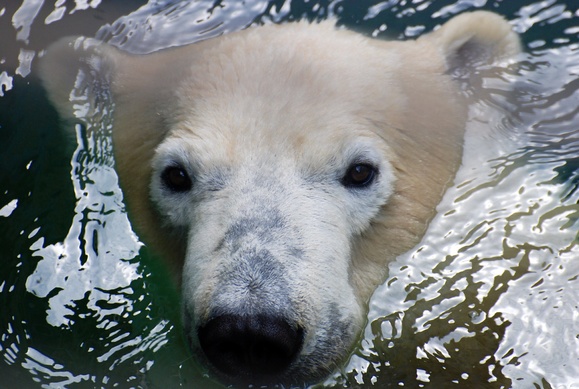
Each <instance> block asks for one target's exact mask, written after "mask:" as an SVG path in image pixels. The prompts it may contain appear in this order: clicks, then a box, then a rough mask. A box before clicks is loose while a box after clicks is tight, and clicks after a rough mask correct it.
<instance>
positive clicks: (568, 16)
mask: <svg viewBox="0 0 579 389" xmlns="http://www.w3.org/2000/svg"><path fill="white" fill-rule="evenodd" d="M577 7H578V5H577V4H575V2H573V1H571V0H570V1H567V2H565V1H554V0H547V1H537V2H533V1H508V2H507V1H484V0H463V1H440V0H439V1H420V0H414V1H404V0H400V1H396V0H389V1H365V2H360V1H354V0H348V1H346V0H344V1H313V0H310V1H289V0H288V1H270V2H267V1H245V2H240V1H234V0H230V1H191V2H176V1H154V2H153V1H151V2H150V3H146V2H144V1H136V0H134V1H98V0H97V1H80V0H76V1H74V2H72V1H68V2H64V1H57V2H45V1H42V0H25V1H23V2H10V5H1V4H0V36H1V37H2V38H1V41H0V247H2V250H1V252H2V253H1V254H0V377H1V378H0V388H14V387H22V388H29V387H30V388H36V387H45V388H59V387H67V388H77V387H78V388H101V387H103V388H110V387H120V388H130V387H135V388H178V387H199V388H208V387H219V385H218V384H216V383H213V382H212V381H211V380H210V379H208V378H207V377H205V376H204V373H203V371H202V370H201V369H200V368H199V367H198V366H197V365H196V364H195V362H194V361H193V359H192V358H191V356H190V354H189V353H188V350H187V348H186V346H185V342H184V340H183V338H182V335H181V328H180V321H179V295H178V291H177V290H176V288H175V286H174V283H173V282H172V280H171V276H170V275H169V273H168V271H167V269H165V268H164V267H163V266H162V265H161V261H160V260H159V259H158V258H155V257H154V256H153V255H152V254H151V253H150V252H149V251H148V250H147V248H146V247H145V246H144V245H143V244H142V243H141V242H140V241H139V238H138V237H137V236H136V235H135V234H134V233H133V231H132V229H131V225H130V222H129V220H128V218H127V215H126V212H125V208H124V204H123V198H122V192H121V190H120V189H119V187H118V183H117V176H116V173H115V171H114V168H113V167H114V160H113V157H112V150H111V140H110V131H111V125H112V123H110V120H108V119H107V118H108V116H107V112H106V107H103V110H102V111H100V112H98V114H97V115H95V116H93V117H92V118H91V120H90V121H89V122H87V123H86V128H81V127H79V128H78V129H77V132H76V134H65V133H63V132H61V131H60V130H59V123H58V117H57V115H56V112H55V111H54V109H53V107H52V106H51V105H50V103H49V102H48V101H47V99H46V95H45V93H44V91H43V90H42V88H41V87H40V86H39V85H38V82H37V79H36V77H35V74H34V70H35V68H34V66H35V64H36V62H37V59H38V56H39V55H41V54H42V50H44V49H45V48H46V47H47V46H48V45H49V44H50V43H51V42H53V41H55V40H56V39H58V38H59V37H61V36H65V35H77V34H83V35H88V36H96V37H97V38H100V39H103V40H106V41H109V42H110V43H112V44H114V45H117V46H119V47H121V48H122V49H124V50H127V51H130V52H133V53H148V52H151V51H155V50H157V49H160V48H165V47H170V46H179V45H183V44H187V43H192V42H196V41H199V40H202V39H208V38H211V37H214V36H218V35H220V34H223V33H228V32H232V31H236V30H239V29H242V28H245V27H247V26H249V25H251V24H261V23H281V22H286V21H291V20H297V19H302V18H307V19H310V20H318V19H325V18H327V17H335V18H336V19H337V22H338V23H339V24H342V25H345V26H348V27H350V28H354V29H356V30H358V31H360V32H362V33H365V34H367V35H370V36H375V37H378V38H381V37H383V38H386V37H387V38H391V39H409V38H414V37H416V36H418V35H420V34H422V33H426V32H428V31H431V30H432V29H433V28H435V26H437V25H439V24H442V23H443V22H444V21H446V20H447V19H448V18H450V17H451V16H453V15H455V14H457V13H460V12H464V11H468V10H475V9H486V10H492V11H495V12H498V13H500V14H502V15H504V16H505V17H506V18H507V19H508V20H509V21H510V22H511V24H512V26H513V28H514V29H515V31H517V32H518V33H520V34H521V36H522V40H523V43H524V46H525V50H526V54H524V55H522V56H521V58H520V63H519V66H513V67H511V68H509V69H506V70H505V71H504V73H502V74H501V77H500V78H502V80H500V79H490V78H489V79H484V80H482V82H483V85H484V87H485V88H486V90H487V91H488V92H489V99H488V101H485V102H484V104H483V106H488V105H491V106H492V105H497V106H503V107H506V108H507V109H508V111H509V115H508V116H507V117H506V118H498V119H497V118H493V117H487V116H485V115H484V114H480V112H479V111H478V109H479V108H480V107H473V109H472V120H471V122H470V124H469V128H468V129H467V136H466V141H465V142H466V146H465V156H464V160H463V166H462V167H461V169H460V171H459V173H458V175H457V177H456V179H455V181H454V183H453V185H452V187H451V188H450V189H449V191H448V193H447V194H446V195H445V198H444V200H443V202H442V203H441V204H440V205H439V207H438V210H437V211H438V214H437V216H436V217H435V219H434V220H433V221H432V223H431V225H430V226H429V229H428V231H427V233H426V235H425V236H424V238H423V240H422V241H421V243H420V244H419V245H417V247H415V248H414V249H413V250H411V251H410V252H408V253H407V254H405V255H403V256H401V257H400V258H398V259H397V260H396V261H394V262H393V263H391V264H390V265H389V276H388V278H387V280H386V281H385V283H384V284H383V285H382V286H381V287H380V288H379V289H378V290H377V291H376V293H375V295H374V296H373V298H372V300H371V303H370V311H369V315H368V325H367V327H366V329H365V332H364V334H363V337H362V339H361V342H360V347H358V348H357V349H356V350H355V351H354V354H353V355H352V357H351V359H350V360H349V361H348V362H347V363H346V364H345V365H344V366H343V367H342V368H341V369H340V370H339V372H338V373H336V375H335V376H334V377H331V378H329V379H328V380H327V381H326V382H325V383H323V384H322V385H321V386H322V387H335V388H340V387H372V386H373V387H410V388H416V387H424V388H429V387H431V388H446V387H461V388H462V387H464V388H471V387H485V388H509V387H514V388H533V387H537V388H573V387H579V260H578V257H579V248H578V244H577V243H578V234H577V232H578V231H579V226H578V218H579V205H578V201H579V190H578V185H579V133H578V131H577V123H579V118H577V115H578V112H579V110H578V107H579V103H578V102H579V93H578V92H577V85H578V81H577V80H578V77H577V75H578V73H579V49H578V48H579V46H578V45H579V37H578V35H579V13H578V11H577ZM505 81H507V82H508V83H509V84H510V85H516V87H517V88H516V93H515V95H514V96H507V93H506V92H505V90H506V89H505V87H504V85H505ZM87 128H88V129H91V128H92V129H98V130H99V131H92V132H91V131H88V132H87V131H86V130H87ZM87 133H89V134H90V135H87Z"/></svg>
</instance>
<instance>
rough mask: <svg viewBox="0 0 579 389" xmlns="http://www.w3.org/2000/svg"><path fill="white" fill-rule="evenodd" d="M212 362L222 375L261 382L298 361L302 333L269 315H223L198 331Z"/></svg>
mask: <svg viewBox="0 0 579 389" xmlns="http://www.w3.org/2000/svg"><path fill="white" fill-rule="evenodd" d="M198 335H199V343H200V344H201V348H202V349H203V352H204V353H205V355H206V356H207V359H208V360H209V362H210V363H211V364H212V365H213V366H214V367H215V368H216V369H217V370H219V371H221V372H222V373H224V374H226V375H228V376H231V377H237V378H245V379H248V378H251V379H256V380H259V379H260V378H265V377H267V376H275V375H279V374H281V373H283V372H284V371H285V370H286V369H287V368H288V367H289V366H290V364H291V363H292V362H293V361H294V360H295V358H296V356H297V354H298V353H299V351H300V349H301V347H302V342H303V330H302V329H301V328H294V327H292V326H290V325H289V324H288V323H287V322H286V321H284V320H283V319H280V318H277V317H270V316H266V315H260V316H239V315H223V316H218V317H216V318H213V319H211V320H210V321H209V322H208V323H207V324H206V325H204V326H202V327H200V328H199V330H198Z"/></svg>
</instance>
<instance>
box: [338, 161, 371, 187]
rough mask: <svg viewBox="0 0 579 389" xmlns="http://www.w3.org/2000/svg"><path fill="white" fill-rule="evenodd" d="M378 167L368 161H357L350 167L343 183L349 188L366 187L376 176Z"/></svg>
mask: <svg viewBox="0 0 579 389" xmlns="http://www.w3.org/2000/svg"><path fill="white" fill-rule="evenodd" d="M376 172H377V169H376V168H375V167H374V166H372V165H369V164H367V163H357V164H354V165H352V166H350V167H349V168H348V171H347V172H346V175H345V176H344V178H342V184H343V185H344V186H345V187H349V188H364V187H366V186H368V185H370V184H371V183H372V182H373V181H374V178H376Z"/></svg>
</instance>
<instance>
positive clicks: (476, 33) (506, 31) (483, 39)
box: [419, 11, 521, 77]
mask: <svg viewBox="0 0 579 389" xmlns="http://www.w3.org/2000/svg"><path fill="white" fill-rule="evenodd" d="M419 39H421V40H423V41H424V40H430V42H429V43H430V44H431V45H433V46H434V47H437V48H438V50H439V51H440V52H441V54H442V56H443V58H444V60H445V63H446V68H447V71H448V73H449V74H451V75H453V76H458V77H460V76H463V75H465V74H470V73H471V71H472V70H474V69H476V68H478V67H481V66H489V65H501V64H504V63H506V62H509V61H511V60H513V59H514V58H515V57H516V56H517V55H518V54H519V53H520V52H521V44H520V41H519V37H518V35H517V34H516V33H515V32H514V31H512V29H511V26H510V24H509V23H508V22H507V21H506V20H505V19H503V18H502V17H501V16H499V15H497V14H495V13H492V12H488V11H475V12H467V13H463V14H460V15H458V16H456V17H454V18H452V19H451V20H449V21H448V22H447V23H445V24H444V25H443V26H442V27H440V28H439V29H438V30H436V31H434V32H433V33H431V34H427V35H424V36H423V37H421V38H419Z"/></svg>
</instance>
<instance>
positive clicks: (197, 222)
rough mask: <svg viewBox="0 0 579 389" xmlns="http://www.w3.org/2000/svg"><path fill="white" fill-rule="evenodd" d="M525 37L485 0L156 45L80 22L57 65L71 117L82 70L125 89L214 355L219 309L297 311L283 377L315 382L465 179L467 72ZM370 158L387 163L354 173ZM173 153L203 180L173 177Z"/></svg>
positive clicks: (130, 134) (127, 178)
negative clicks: (97, 36) (432, 18)
mask: <svg viewBox="0 0 579 389" xmlns="http://www.w3.org/2000/svg"><path fill="white" fill-rule="evenodd" d="M519 50H520V49H519V43H518V39H517V37H516V35H515V34H514V33H512V32H511V31H510V28H509V25H508V23H506V22H505V21H504V20H503V19H502V18H500V17H499V16H496V15H494V14H491V13H488V12H480V11H479V12H474V13H467V14H463V15H460V16H458V17H456V18H454V19H452V20H451V21H449V22H448V23H447V24H445V25H444V26H442V27H441V28H440V29H438V30H437V31H435V32H434V33H431V34H428V35H425V36H423V37H421V38H419V39H418V40H416V41H406V42H398V41H381V40H372V39H369V38H367V37H364V36H362V35H359V34H356V33H353V32H351V31H347V30H337V29H336V28H335V27H334V26H333V23H332V22H323V23H320V24H307V23H293V24H286V25H280V26H278V25H268V26H263V27H258V28H251V29H248V30H245V31H242V32H238V33H234V34H230V35H227V36H223V37H220V38H216V39H212V40H209V41H204V42H201V43H197V44H194V45H190V46H185V47H181V48H174V49H168V50H164V51H160V52H158V53H154V54H150V55H146V56H133V55H128V54H125V53H122V52H120V51H118V50H117V49H115V48H112V47H110V46H107V45H106V44H101V43H99V42H95V41H93V40H89V39H84V38H77V39H75V40H72V41H71V40H67V41H63V42H59V43H57V44H55V45H54V46H53V47H51V48H50V49H49V50H48V52H47V54H46V58H44V59H43V63H42V66H41V74H42V78H43V80H44V83H45V85H46V87H47V89H48V91H49V93H50V96H51V98H52V99H53V101H54V102H55V103H56V104H57V106H58V107H59V110H60V112H61V114H62V116H63V117H64V118H74V116H75V110H74V107H73V105H72V104H71V102H70V98H69V97H70V91H71V89H73V87H76V90H77V91H79V90H84V91H88V92H89V95H91V96H102V95H103V92H102V91H103V90H104V91H110V92H111V95H112V101H113V102H114V114H113V119H114V124H113V125H114V130H113V143H114V148H115V158H116V168H117V170H118V173H119V177H120V182H121V187H122V189H123V192H124V194H125V197H126V201H127V204H128V207H129V211H130V216H131V219H132V220H133V223H134V225H135V228H136V230H137V232H138V233H139V234H141V236H142V238H143V239H144V241H145V242H146V243H148V244H150V245H151V246H152V247H153V248H154V249H156V250H157V251H158V252H159V253H160V254H161V255H162V256H163V257H164V258H166V259H167V261H169V262H171V263H172V265H173V266H174V268H175V269H176V271H178V272H179V273H181V274H182V289H183V307H184V308H183V309H184V320H185V326H186V328H187V329H188V331H189V333H188V334H187V335H188V336H189V337H190V339H191V344H192V347H193V349H194V350H195V351H196V352H197V353H198V354H199V355H200V358H201V359H204V356H203V353H202V352H201V351H200V349H199V341H198V340H197V329H198V328H199V327H202V326H203V325H204V324H206V323H207V322H208V321H210V320H211V319H212V318H214V317H215V316H216V315H218V313H222V312H226V313H234V314H236V315H238V316H244V315H247V316H250V315H270V316H271V315H274V316H282V317H283V320H284V321H286V322H287V323H289V324H290V325H291V326H294V327H296V328H297V327H299V328H300V329H301V330H303V346H301V347H300V351H299V355H298V356H297V357H296V358H295V359H293V360H292V363H291V364H290V365H289V366H288V367H287V368H286V369H284V370H283V372H280V373H279V374H276V375H275V376H268V377H267V380H268V381H275V382H277V381H279V382H288V381H293V382H311V381H312V380H315V379H319V378H321V377H323V376H324V375H325V374H327V373H328V372H330V371H331V370H333V369H334V368H335V367H336V364H337V363H338V362H339V361H340V360H341V359H342V358H343V357H344V356H345V355H346V354H347V352H348V350H349V349H350V348H351V346H352V344H353V342H354V340H355V339H356V336H357V333H358V331H359V330H360V328H361V326H362V323H363V321H364V311H365V304H366V302H367V300H368V299H369V297H370V295H371V293H372V291H373V290H374V288H375V287H376V286H377V285H378V284H379V283H380V282H381V281H382V280H383V279H384V277H385V273H386V269H387V266H386V264H387V263H388V262H389V261H391V260H393V259H394V258H395V257H396V256H397V255H399V254H401V253H403V252H405V251H407V250H409V249H410V248H412V247H413V246H414V245H415V244H416V243H417V242H418V241H419V240H420V238H421V236H422V234H423V233H424V231H425V229H426V226H427V224H428V222H429V221H430V219H431V218H432V216H433V214H434V212H435V207H436V205H437V204H438V202H439V201H440V199H441V196H442V194H443V193H444V191H445V189H446V188H447V186H448V185H449V183H450V182H451V181H452V179H453V176H454V173H455V171H456V169H457V167H458V164H459V161H460V158H461V152H462V142H463V140H462V139H463V138H462V137H463V131H464V128H465V123H466V115H467V103H466V98H465V97H464V96H463V95H462V94H461V92H460V89H461V85H460V82H461V79H462V77H463V76H464V75H469V74H472V73H473V71H474V70H475V69H477V68H480V67H485V66H490V65H493V64H497V63H500V62H502V61H508V60H509V59H511V58H512V57H513V56H514V55H515V54H517V53H518V51H519ZM79 68H80V69H81V74H80V76H77V70H78V69H79ZM456 78H458V79H456ZM464 80H468V77H466V78H464ZM75 83H76V86H75ZM93 104H94V101H93ZM77 116H78V115H77ZM357 163H358V164H359V163H364V164H367V165H371V166H373V167H374V168H375V169H376V171H377V175H376V178H375V180H374V181H373V182H371V184H370V185H368V186H366V187H360V188H352V187H347V186H344V185H343V177H344V175H345V174H346V173H347V171H348V169H349V168H350V167H351V166H353V165H355V164H357ZM171 164H177V165H178V166H179V167H181V168H183V169H184V170H185V171H186V172H187V173H188V174H189V176H190V178H191V180H192V188H191V190H190V191H185V192H183V193H177V194H176V193H172V192H171V191H169V190H168V189H167V187H166V185H165V184H164V181H163V172H164V169H166V168H167V166H169V165H171ZM216 312H217V313H216ZM224 375H225V378H226V379H229V378H235V377H231V374H228V373H225V374H224ZM253 378H255V379H257V380H258V379H259V378H258V377H257V376H256V377H253ZM253 378H252V379H253Z"/></svg>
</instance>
